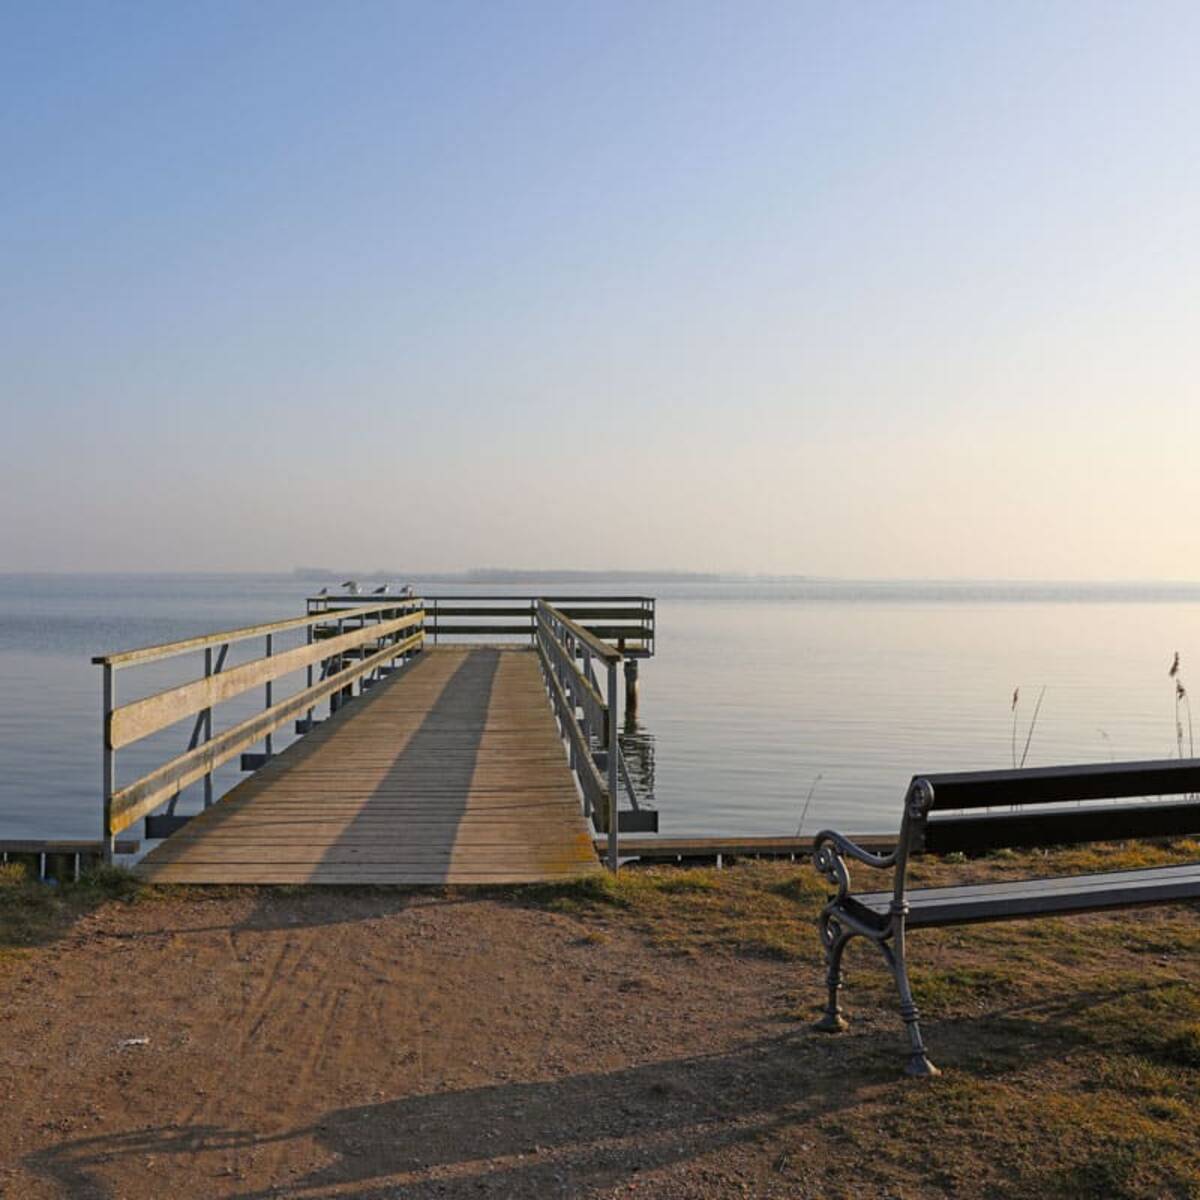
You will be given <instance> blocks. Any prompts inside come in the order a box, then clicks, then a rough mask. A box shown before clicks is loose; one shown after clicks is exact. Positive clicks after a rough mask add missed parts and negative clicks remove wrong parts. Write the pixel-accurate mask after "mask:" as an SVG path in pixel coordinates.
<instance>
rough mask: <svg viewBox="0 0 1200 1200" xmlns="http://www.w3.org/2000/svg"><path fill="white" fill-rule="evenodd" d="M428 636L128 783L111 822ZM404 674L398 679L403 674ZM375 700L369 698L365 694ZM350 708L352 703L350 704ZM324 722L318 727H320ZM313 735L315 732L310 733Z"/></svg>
mask: <svg viewBox="0 0 1200 1200" xmlns="http://www.w3.org/2000/svg"><path fill="white" fill-rule="evenodd" d="M422 636H423V635H421V634H419V633H418V634H415V635H414V636H413V637H411V638H408V639H406V640H405V641H403V642H396V643H395V644H394V645H391V646H388V647H387V648H386V649H385V650H381V651H380V652H379V653H378V654H377V655H376V656H375V657H374V658H367V659H363V660H362V661H361V662H359V663H357V664H356V665H355V666H352V667H347V668H346V670H344V671H339V672H338V673H337V674H336V675H331V676H330V677H329V678H328V679H323V680H322V681H321V682H320V683H315V684H313V686H312V687H311V688H305V690H304V691H302V692H298V693H297V694H296V695H295V696H289V697H288V699H286V700H281V701H280V702H279V703H278V704H275V705H272V707H270V708H268V709H264V710H263V711H262V712H261V713H258V714H257V715H256V716H253V717H249V718H247V719H246V720H245V721H242V722H240V723H239V724H237V725H234V726H233V727H232V728H230V729H227V730H226V731H225V732H224V733H222V734H219V735H218V736H217V737H215V738H213V739H212V741H210V742H205V743H203V745H200V746H197V747H196V748H195V749H194V750H189V751H187V753H185V754H181V755H179V756H178V757H177V758H173V759H171V760H170V762H167V763H164V764H163V765H162V766H161V767H158V768H156V769H155V770H153V771H151V772H150V773H149V774H147V775H143V776H142V777H141V778H140V779H138V780H135V781H134V782H133V783H131V784H128V785H126V786H125V787H123V788H121V789H120V790H119V791H116V792H114V793H113V794H112V797H111V798H110V804H109V814H110V827H111V829H112V832H113V833H119V832H120V831H121V830H122V829H127V828H128V827H129V826H130V825H132V824H133V822H134V821H137V820H139V819H140V818H141V817H144V816H145V815H146V814H147V813H148V812H152V811H153V810H154V809H155V808H157V807H158V805H160V804H161V803H163V801H164V800H169V799H170V798H171V797H172V796H174V795H176V794H177V793H178V792H180V791H182V790H183V789H184V788H185V787H187V786H188V785H189V784H192V783H195V782H196V781H197V780H198V779H202V778H203V777H204V776H205V775H207V774H208V773H209V772H210V771H212V770H214V769H215V768H216V767H219V766H220V765H221V764H222V763H227V762H228V761H229V760H230V759H231V758H233V757H234V756H235V755H238V754H240V753H241V752H242V751H243V750H245V749H246V748H247V747H248V746H253V745H254V743H255V742H259V741H261V740H262V739H263V738H264V737H265V736H266V735H267V734H268V733H271V732H273V731H274V730H276V729H278V728H280V726H282V725H286V724H287V723H288V722H289V721H290V720H292V719H293V718H294V717H295V716H296V714H297V713H300V712H305V711H306V710H307V709H309V708H311V707H312V706H313V705H314V704H316V703H317V702H318V701H319V700H321V699H323V698H324V697H325V696H329V695H332V694H333V693H334V692H337V691H340V690H341V689H342V688H344V687H346V686H347V685H349V684H351V683H353V682H354V680H355V679H357V678H358V677H359V676H360V675H365V674H366V673H367V672H368V671H371V670H374V668H375V667H376V666H378V665H380V664H381V663H384V662H388V661H389V660H390V659H392V658H395V657H396V656H397V655H398V654H400V653H403V651H404V650H405V649H406V648H411V649H416V647H417V646H418V645H419V644H420V642H421V638H422ZM401 674H402V673H400V674H397V675H396V676H394V678H396V679H399V678H400V677H401ZM363 699H369V697H363ZM347 709H349V706H347ZM319 730H320V726H318V732H319ZM309 736H310V737H312V736H314V735H313V734H309Z"/></svg>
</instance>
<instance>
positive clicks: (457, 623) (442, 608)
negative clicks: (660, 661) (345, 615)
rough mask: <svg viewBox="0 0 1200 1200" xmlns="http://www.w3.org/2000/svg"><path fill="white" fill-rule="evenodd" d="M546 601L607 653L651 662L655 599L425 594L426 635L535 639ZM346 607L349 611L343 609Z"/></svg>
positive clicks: (331, 600) (345, 597)
mask: <svg viewBox="0 0 1200 1200" xmlns="http://www.w3.org/2000/svg"><path fill="white" fill-rule="evenodd" d="M357 599H358V597H357V596H355V595H354V594H352V593H344V594H337V593H335V594H333V595H330V594H328V593H327V594H326V595H323V596H310V597H309V598H308V605H309V609H310V611H311V610H314V609H317V608H319V609H320V610H321V611H329V612H342V611H347V609H348V607H349V606H352V605H354V604H355V603H356V602H357ZM539 600H545V601H546V602H547V603H548V604H549V605H551V607H553V608H555V609H557V610H558V611H559V612H560V613H561V614H562V615H563V616H564V617H566V618H568V619H569V620H571V621H574V622H575V623H576V624H577V625H579V626H581V627H582V628H583V629H585V630H587V632H588V633H589V634H591V635H592V636H593V637H595V638H598V639H599V640H600V641H601V642H604V643H606V644H607V645H608V647H609V649H610V650H612V649H615V650H616V651H617V652H619V653H622V654H624V655H625V657H626V658H652V657H653V656H654V640H655V599H654V597H653V596H627V595H620V596H595V595H586V596H563V597H550V596H529V595H524V596H522V595H512V594H508V595H495V594H492V593H489V594H486V595H485V594H482V593H470V594H465V593H460V592H454V593H448V594H446V595H426V596H425V611H426V624H425V632H426V634H428V635H430V636H432V638H433V640H434V644H435V645H436V644H437V643H438V642H439V640H440V639H441V638H443V637H446V638H449V637H453V638H462V637H466V638H480V637H482V638H487V639H488V640H489V641H514V640H522V641H523V640H526V639H528V640H530V641H532V640H533V638H534V636H535V633H536V626H537V605H538V602H539ZM343 606H345V607H343Z"/></svg>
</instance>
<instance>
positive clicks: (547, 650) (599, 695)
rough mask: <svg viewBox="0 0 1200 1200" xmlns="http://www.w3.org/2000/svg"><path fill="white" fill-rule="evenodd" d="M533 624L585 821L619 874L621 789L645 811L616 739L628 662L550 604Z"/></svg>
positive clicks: (540, 606)
mask: <svg viewBox="0 0 1200 1200" xmlns="http://www.w3.org/2000/svg"><path fill="white" fill-rule="evenodd" d="M534 619H535V622H536V625H535V631H534V641H535V644H536V646H537V651H538V655H539V657H540V659H541V663H542V669H543V671H544V673H545V676H546V684H547V687H548V689H549V691H550V700H551V704H552V706H553V708H554V713H555V716H556V717H557V718H558V722H559V725H560V726H561V728H562V732H563V736H564V737H565V739H566V742H567V746H568V749H569V756H570V764H571V768H572V770H573V771H574V772H575V776H576V778H577V779H578V780H579V787H580V791H581V792H582V793H583V810H584V816H585V817H588V818H589V819H590V820H591V821H592V824H593V825H594V826H595V828H596V829H598V830H601V831H603V832H606V833H607V834H608V846H607V850H608V865H609V867H610V868H612V870H614V871H615V870H616V869H617V862H618V859H619V849H618V841H619V834H620V829H621V824H622V821H621V817H622V815H623V814H622V813H621V812H620V811H619V791H620V786H621V785H622V784H623V785H624V787H625V790H626V793H627V795H628V796H629V800H630V804H631V805H632V809H633V811H634V812H635V813H637V814H639V815H640V814H641V813H642V811H643V810H642V809H641V805H640V803H639V799H638V794H637V788H636V787H635V785H634V782H633V779H632V777H631V776H630V773H629V767H628V765H627V764H626V762H625V757H624V755H623V754H622V752H621V743H620V740H619V738H618V736H617V731H618V712H617V704H618V697H619V695H620V693H619V691H618V686H617V670H618V668H619V667H620V665H621V663H622V662H623V661H624V656H623V655H622V654H621V652H620V651H619V650H614V649H613V648H612V647H611V646H610V645H608V644H607V643H606V642H604V641H601V640H600V638H599V637H598V636H596V634H594V633H592V632H591V631H589V630H588V629H586V628H584V627H583V626H582V625H581V624H579V623H578V622H577V621H575V620H573V619H572V618H571V617H569V616H567V615H566V613H565V612H563V610H561V609H559V608H556V607H555V606H554V605H553V604H551V603H550V602H549V601H546V600H538V601H535V607H534ZM601 673H603V676H604V678H603V681H602V680H601V678H600V675H601ZM647 815H653V813H652V811H651V812H650V813H648V814H647ZM648 828H649V827H648Z"/></svg>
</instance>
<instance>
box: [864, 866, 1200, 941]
mask: <svg viewBox="0 0 1200 1200" xmlns="http://www.w3.org/2000/svg"><path fill="white" fill-rule="evenodd" d="M905 899H906V900H907V901H908V916H907V918H906V922H905V923H906V924H907V925H908V927H909V928H910V929H914V928H917V927H920V926H924V927H926V928H929V927H932V926H937V925H968V924H970V923H971V922H972V921H1003V920H1004V919H1005V918H1012V919H1016V918H1019V917H1036V916H1038V915H1039V914H1042V913H1045V914H1046V915H1053V914H1055V913H1080V912H1101V911H1103V910H1104V909H1111V908H1128V907H1130V906H1132V905H1137V904H1169V903H1171V902H1172V901H1176V900H1198V899H1200V863H1189V864H1187V865H1186V866H1180V867H1142V868H1139V869H1138V870H1136V871H1103V872H1100V873H1098V874H1095V875H1058V876H1053V877H1050V878H1045V879H1015V880H1008V881H1006V882H1004V883H977V884H966V885H963V886H959V887H934V888H914V889H912V890H911V891H908V892H906V893H905ZM843 903H844V904H845V905H846V907H848V908H850V909H851V911H854V910H859V909H860V910H861V913H860V915H861V916H863V917H864V919H867V920H872V919H873V920H874V921H875V922H876V923H878V925H879V926H880V928H881V929H882V928H883V927H884V926H886V924H887V921H888V918H889V910H890V907H891V903H892V893H891V892H867V893H865V894H864V895H859V896H853V897H847V898H846V900H845V901H844V902H843Z"/></svg>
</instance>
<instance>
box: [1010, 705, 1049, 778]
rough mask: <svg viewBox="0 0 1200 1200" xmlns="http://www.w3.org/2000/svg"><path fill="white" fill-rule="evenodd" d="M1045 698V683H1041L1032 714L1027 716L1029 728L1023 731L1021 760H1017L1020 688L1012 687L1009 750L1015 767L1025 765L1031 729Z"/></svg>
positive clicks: (1031, 737)
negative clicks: (1023, 742) (1023, 743)
mask: <svg viewBox="0 0 1200 1200" xmlns="http://www.w3.org/2000/svg"><path fill="white" fill-rule="evenodd" d="M1045 698H1046V685H1045V684H1042V690H1041V691H1040V692H1038V698H1037V703H1036V704H1035V705H1034V706H1033V716H1032V717H1030V718H1029V728H1028V730H1026V732H1025V745H1024V747H1023V748H1022V750H1021V761H1020V762H1017V716H1018V713H1017V710H1018V708H1019V707H1020V705H1021V689H1020V688H1019V687H1015V688H1013V694H1012V704H1011V706H1010V707H1011V709H1012V736H1011V738H1010V751H1011V754H1012V765H1013V768H1014V769H1016V768H1018V767H1023V766H1024V765H1025V760H1026V759H1027V758H1028V757H1029V745H1030V743H1031V742H1032V741H1033V731H1034V729H1036V728H1037V723H1038V714H1039V713H1040V712H1041V711H1042V701H1043V700H1044V699H1045Z"/></svg>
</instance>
